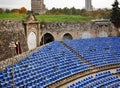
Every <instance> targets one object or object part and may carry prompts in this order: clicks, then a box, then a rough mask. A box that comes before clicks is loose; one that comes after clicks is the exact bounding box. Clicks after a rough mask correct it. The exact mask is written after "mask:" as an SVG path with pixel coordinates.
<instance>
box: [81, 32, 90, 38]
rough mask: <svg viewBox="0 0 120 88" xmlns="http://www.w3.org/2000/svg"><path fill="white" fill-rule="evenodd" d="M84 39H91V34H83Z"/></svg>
mask: <svg viewBox="0 0 120 88" xmlns="http://www.w3.org/2000/svg"><path fill="white" fill-rule="evenodd" d="M82 38H91V34H90V32H83V34H82Z"/></svg>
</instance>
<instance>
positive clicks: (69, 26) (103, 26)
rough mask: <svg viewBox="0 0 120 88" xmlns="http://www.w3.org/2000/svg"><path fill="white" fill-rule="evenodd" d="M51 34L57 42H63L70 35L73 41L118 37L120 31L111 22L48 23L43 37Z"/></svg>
mask: <svg viewBox="0 0 120 88" xmlns="http://www.w3.org/2000/svg"><path fill="white" fill-rule="evenodd" d="M46 33H50V34H51V35H52V36H53V37H54V38H55V40H58V41H60V40H63V36H64V35H65V34H66V33H69V34H70V35H71V36H72V37H73V39H78V38H96V37H111V36H118V35H119V31H118V29H116V28H115V27H114V25H113V24H112V23H111V22H109V21H108V22H89V23H70V22H69V23H57V22H56V23H46V26H45V28H43V29H42V35H41V37H42V36H43V35H44V34H46Z"/></svg>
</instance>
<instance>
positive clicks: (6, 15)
mask: <svg viewBox="0 0 120 88" xmlns="http://www.w3.org/2000/svg"><path fill="white" fill-rule="evenodd" d="M26 17H27V15H23V14H13V13H0V20H25V19H26Z"/></svg>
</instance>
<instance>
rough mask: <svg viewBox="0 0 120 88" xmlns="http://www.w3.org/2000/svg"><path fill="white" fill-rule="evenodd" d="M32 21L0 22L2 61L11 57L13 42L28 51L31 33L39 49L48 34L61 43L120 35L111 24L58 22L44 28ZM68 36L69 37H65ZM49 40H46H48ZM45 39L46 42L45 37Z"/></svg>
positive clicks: (48, 24) (0, 55) (0, 59)
mask: <svg viewBox="0 0 120 88" xmlns="http://www.w3.org/2000/svg"><path fill="white" fill-rule="evenodd" d="M31 19H32V20H30V21H28V22H22V21H9V20H6V21H0V61H2V60H5V59H7V58H10V57H11V55H12V54H11V50H10V48H9V47H8V46H9V43H10V42H11V41H14V42H16V41H19V42H20V44H21V47H22V51H23V52H26V51H28V44H27V43H28V36H29V34H30V33H31V32H34V33H35V34H36V37H37V40H36V44H37V47H39V46H40V43H41V40H42V38H43V36H44V35H45V34H46V33H47V34H51V35H52V36H53V37H54V40H55V41H61V40H64V39H65V38H69V39H78V38H96V37H111V36H119V35H120V31H119V29H117V28H115V27H114V25H113V24H112V23H111V22H89V23H72V22H69V23H64V22H62V23H57V22H56V23H46V24H45V26H42V24H40V22H39V21H37V20H35V19H33V18H31ZM40 26H41V27H43V28H41V27H40ZM66 34H67V35H69V36H65V35H66ZM47 37H49V36H47ZM49 38H50V37H49ZM49 38H46V40H47V39H49ZM43 39H44V41H45V37H44V38H43ZM30 41H32V40H30ZM15 54H16V53H15Z"/></svg>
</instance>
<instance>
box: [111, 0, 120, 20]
mask: <svg viewBox="0 0 120 88" xmlns="http://www.w3.org/2000/svg"><path fill="white" fill-rule="evenodd" d="M118 5H119V2H118V1H117V0H115V2H114V4H113V5H112V6H113V8H112V13H111V21H114V22H115V21H120V8H119V6H118Z"/></svg>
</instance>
